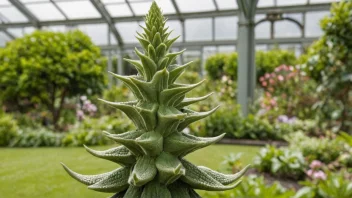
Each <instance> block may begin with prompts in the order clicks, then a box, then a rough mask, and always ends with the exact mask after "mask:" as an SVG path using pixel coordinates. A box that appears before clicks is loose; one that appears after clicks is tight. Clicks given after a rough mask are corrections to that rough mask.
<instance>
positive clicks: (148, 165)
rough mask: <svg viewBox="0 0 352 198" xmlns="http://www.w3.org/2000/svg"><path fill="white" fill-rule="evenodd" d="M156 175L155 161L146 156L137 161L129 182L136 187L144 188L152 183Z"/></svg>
mask: <svg viewBox="0 0 352 198" xmlns="http://www.w3.org/2000/svg"><path fill="white" fill-rule="evenodd" d="M156 173H157V170H156V167H155V159H154V158H152V157H149V156H145V155H144V156H141V157H139V158H138V159H137V163H136V165H135V166H134V168H133V171H132V172H131V175H130V178H129V179H128V182H129V183H130V184H131V185H134V186H143V185H145V184H146V183H148V182H150V181H152V180H153V179H154V177H155V175H156Z"/></svg>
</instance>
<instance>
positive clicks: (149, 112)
mask: <svg viewBox="0 0 352 198" xmlns="http://www.w3.org/2000/svg"><path fill="white" fill-rule="evenodd" d="M158 107H159V106H158V104H157V103H149V102H144V103H140V104H138V105H137V106H135V108H136V110H137V111H138V113H139V114H140V115H141V116H142V119H143V120H144V123H146V127H145V128H144V130H146V131H152V130H154V128H155V126H156V123H157V118H156V116H155V114H156V112H157V111H158Z"/></svg>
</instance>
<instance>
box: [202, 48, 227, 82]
mask: <svg viewBox="0 0 352 198" xmlns="http://www.w3.org/2000/svg"><path fill="white" fill-rule="evenodd" d="M227 57H228V55H227V54H216V55H213V56H210V57H209V58H208V59H207V60H206V62H205V69H206V71H207V74H208V76H209V77H210V78H211V79H214V80H215V79H220V78H221V76H223V75H224V74H225V73H224V67H225V63H226V59H227Z"/></svg>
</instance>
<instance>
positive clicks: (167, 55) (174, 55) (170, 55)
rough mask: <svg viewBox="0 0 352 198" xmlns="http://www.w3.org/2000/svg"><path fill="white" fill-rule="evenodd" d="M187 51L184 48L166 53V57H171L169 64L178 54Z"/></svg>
mask: <svg viewBox="0 0 352 198" xmlns="http://www.w3.org/2000/svg"><path fill="white" fill-rule="evenodd" d="M185 51H186V50H185V49H184V50H182V51H179V52H174V53H168V54H166V55H165V57H167V58H169V62H168V63H167V64H168V65H170V64H171V63H172V62H174V60H176V58H177V56H179V55H181V54H182V53H183V52H185Z"/></svg>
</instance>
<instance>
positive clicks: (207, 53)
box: [203, 46, 218, 58]
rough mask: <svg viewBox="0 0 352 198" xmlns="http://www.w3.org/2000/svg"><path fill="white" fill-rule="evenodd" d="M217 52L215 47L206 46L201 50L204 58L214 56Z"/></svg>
mask: <svg viewBox="0 0 352 198" xmlns="http://www.w3.org/2000/svg"><path fill="white" fill-rule="evenodd" d="M217 52H218V49H217V47H215V46H206V47H204V48H203V53H204V58H208V57H209V56H211V55H213V54H216V53H217Z"/></svg>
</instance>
